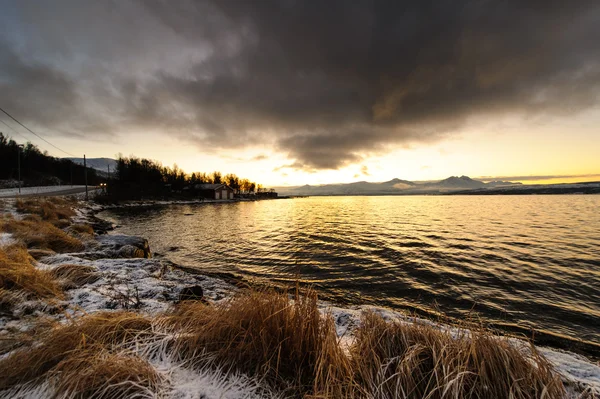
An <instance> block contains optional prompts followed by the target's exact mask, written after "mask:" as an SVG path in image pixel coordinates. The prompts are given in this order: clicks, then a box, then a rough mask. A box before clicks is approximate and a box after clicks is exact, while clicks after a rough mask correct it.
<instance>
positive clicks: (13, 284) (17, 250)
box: [0, 245, 63, 306]
mask: <svg viewBox="0 0 600 399" xmlns="http://www.w3.org/2000/svg"><path fill="white" fill-rule="evenodd" d="M0 289H1V290H2V295H1V297H2V300H1V301H2V304H3V306H9V305H14V304H15V303H16V301H17V300H18V296H16V295H15V294H8V292H9V291H22V292H24V293H25V294H26V295H27V297H29V298H37V299H44V298H58V299H61V298H62V297H63V292H62V290H61V289H60V287H59V286H58V284H57V283H56V281H54V279H53V278H52V276H51V275H50V274H48V272H46V271H43V270H39V269H36V268H35V267H34V266H33V263H32V258H31V257H30V256H29V254H28V253H27V250H25V248H23V247H21V246H18V245H12V246H9V247H5V248H0Z"/></svg>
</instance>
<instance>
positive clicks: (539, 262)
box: [100, 195, 600, 342]
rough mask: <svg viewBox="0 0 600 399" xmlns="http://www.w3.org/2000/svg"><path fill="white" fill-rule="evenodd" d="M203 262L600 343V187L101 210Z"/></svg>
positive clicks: (341, 295) (175, 257) (347, 296)
mask: <svg viewBox="0 0 600 399" xmlns="http://www.w3.org/2000/svg"><path fill="white" fill-rule="evenodd" d="M100 216H101V217H106V218H109V219H112V220H114V221H115V222H116V223H118V224H120V225H121V226H122V227H119V228H118V229H117V233H125V234H135V235H140V236H144V237H146V238H148V239H149V241H150V246H151V248H152V249H153V251H155V252H158V253H161V254H164V255H165V256H166V257H167V258H169V259H170V260H172V261H174V262H176V263H179V264H184V265H188V266H194V267H197V268H198V269H201V270H211V271H221V272H223V271H224V272H233V273H236V274H241V275H243V276H246V277H253V278H258V279H268V280H270V281H275V282H289V281H293V280H295V279H296V278H297V277H298V276H299V277H300V278H301V279H302V280H303V281H306V282H310V283H312V284H313V285H315V286H317V288H318V289H319V290H322V291H323V292H324V293H326V294H328V295H330V296H331V297H333V298H337V299H342V300H348V301H350V302H353V303H372V304H377V305H383V306H388V307H392V308H403V309H413V310H418V311H420V312H429V313H435V312H439V313H442V314H445V315H447V316H449V317H453V318H464V317H466V316H467V315H468V316H470V317H473V316H476V317H480V318H481V319H483V320H484V321H486V322H490V323H493V324H496V325H506V326H519V327H524V328H534V329H537V330H541V331H542V330H543V331H548V332H552V333H555V334H561V335H565V336H569V337H572V338H578V339H583V340H587V341H595V342H600V196H597V195H596V196H593V195H588V196H585V195H565V196H450V197H446V196H444V197H440V196H410V197H409V196H406V197H312V198H298V199H288V200H284V199H282V200H275V201H261V202H242V203H231V204H204V205H194V206H165V207H158V208H156V207H155V208H143V209H135V210H131V209H130V210H114V211H105V212H103V213H102V214H101V215H100Z"/></svg>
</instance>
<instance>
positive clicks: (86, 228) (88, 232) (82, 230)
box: [68, 223, 94, 236]
mask: <svg viewBox="0 0 600 399" xmlns="http://www.w3.org/2000/svg"><path fill="white" fill-rule="evenodd" d="M68 230H69V231H71V232H73V233H75V234H80V235H83V236H93V235H94V229H93V228H92V226H90V225H89V224H82V223H75V224H72V225H70V226H69V228H68Z"/></svg>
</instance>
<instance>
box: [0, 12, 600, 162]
mask: <svg viewBox="0 0 600 399" xmlns="http://www.w3.org/2000/svg"><path fill="white" fill-rule="evenodd" d="M15 4H16V5H15V6H13V8H14V10H13V12H12V13H11V14H10V18H11V21H13V25H15V24H14V21H19V22H20V24H16V25H18V26H20V27H21V28H20V29H21V30H20V31H19V29H18V28H12V29H13V31H12V33H13V34H12V36H11V35H10V33H11V31H8V33H9V35H5V36H7V37H12V41H9V42H8V43H9V45H10V46H9V47H8V48H7V49H6V50H7V51H6V52H5V51H4V50H3V51H2V53H0V65H2V69H1V70H0V89H2V91H3V92H9V93H11V99H9V100H7V101H6V103H8V105H6V106H7V107H8V106H9V105H10V106H14V107H15V109H18V110H19V112H22V114H21V113H20V115H24V116H23V118H26V119H27V121H32V122H35V123H38V124H45V125H48V126H51V127H55V128H56V129H57V130H61V131H69V132H76V131H77V130H78V129H79V130H80V131H82V133H85V134H88V133H89V134H96V133H99V132H100V133H115V132H119V131H126V130H128V129H138V130H139V129H160V130H163V131H165V132H168V134H175V135H177V136H179V137H180V138H182V139H183V140H187V141H190V142H193V143H196V144H197V145H198V146H199V147H201V148H232V147H244V146H251V145H267V146H270V147H273V148H276V149H278V150H280V151H283V152H285V153H286V154H288V156H289V158H290V159H292V160H293V162H292V163H290V164H289V165H287V166H290V167H293V168H299V169H305V170H317V169H335V168H339V167H341V166H343V165H346V164H351V163H357V162H360V161H361V159H363V158H364V157H365V156H368V155H370V154H376V153H381V152H384V151H386V150H388V149H389V148H391V147H392V146H398V145H408V144H409V143H414V142H425V141H429V142H431V141H435V140H439V139H440V138H442V137H445V136H447V135H450V134H454V133H456V132H457V131H459V129H460V127H461V126H463V125H464V123H465V122H466V121H467V120H468V119H469V117H471V116H479V115H494V114H503V113H507V112H508V113H510V112H518V113H520V114H523V115H529V114H535V113H553V114H565V113H572V112H573V111H577V110H580V109H584V108H587V107H590V106H594V105H597V103H598V100H599V99H598V94H597V93H598V89H599V88H600V84H599V83H600V52H599V50H598V49H597V44H596V39H597V37H599V36H600V25H599V24H597V21H598V20H599V18H600V6H599V5H598V2H596V1H589V2H588V1H578V2H564V1H543V2H542V1H485V0H481V1H461V0H453V1H449V0H448V1H389V2H386V1H366V0H365V1H360V0H358V1H352V2H348V1H334V0H332V1H316V0H315V1H293V0H279V1H269V0H261V1H246V0H240V1H234V0H225V1H216V0H214V1H210V0H207V1H201V2H193V1H178V2H162V1H140V2H127V3H125V2H113V3H101V5H98V4H90V3H84V2H72V3H67V2H61V3H59V4H58V5H57V4H56V3H52V4H45V3H42V4H40V3H35V7H33V6H32V4H29V5H27V4H26V3H25V5H23V4H24V3H22V2H19V3H15ZM57 10H58V11H57ZM59 11H60V12H62V13H63V14H60V12H59ZM57 13H58V14H57ZM57 15H63V16H64V17H63V18H64V20H61V21H60V23H54V24H53V23H52V22H49V21H55V22H56V18H58V17H57ZM7 18H8V17H7ZM52 18H54V19H52ZM0 22H2V21H1V17H0ZM9 22H10V21H9ZM37 22H39V23H40V25H38V24H37ZM24 24H25V25H24ZM23 26H25V27H27V26H31V32H34V33H31V32H29V30H28V29H26V28H23ZM7 29H8V28H7ZM16 31H18V34H15V33H14V32H16ZM27 50H29V51H27ZM7 54H8V55H7ZM28 57H30V58H31V59H28ZM24 74H30V75H31V76H32V77H33V78H29V77H23V75H24ZM36 79H37V80H36ZM32 82H39V84H34V83H32ZM3 97H4V96H3ZM15 98H18V100H16V99H15ZM34 98H35V99H37V100H36V101H39V103H38V104H39V106H29V107H28V106H25V105H24V104H30V101H31V100H32V99H34ZM4 101H5V100H4V99H3V102H4ZM6 103H5V104H6ZM48 104H52V105H53V107H52V108H51V109H52V110H53V111H52V113H49V112H48V111H47V109H48V108H46V109H44V106H45V105H48ZM15 112H17V111H15Z"/></svg>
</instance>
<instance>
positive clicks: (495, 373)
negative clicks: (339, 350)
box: [351, 313, 564, 399]
mask: <svg viewBox="0 0 600 399" xmlns="http://www.w3.org/2000/svg"><path fill="white" fill-rule="evenodd" d="M529 350H530V353H523V352H522V351H521V350H519V349H518V348H516V347H515V346H514V345H513V344H511V343H510V342H508V341H507V340H506V339H503V338H499V337H495V336H492V335H491V334H490V333H487V332H485V331H474V332H471V333H468V334H467V333H466V332H463V333H459V336H455V337H453V336H451V335H450V334H449V333H448V332H445V331H441V330H439V329H438V328H436V327H432V326H430V325H427V324H403V323H399V322H386V321H385V320H383V319H382V317H381V316H379V315H376V314H373V313H370V314H367V315H365V316H364V318H363V320H362V323H361V326H360V328H359V329H358V331H357V334H356V343H355V344H354V346H353V347H352V348H351V359H352V366H353V369H354V371H355V373H356V374H355V381H356V382H357V384H358V385H360V386H362V387H364V388H366V393H367V394H368V396H369V397H372V398H415V399H417V398H418V399H421V398H491V399H493V398H515V399H519V398H523V399H524V398H532V399H533V398H541V397H544V398H564V388H563V385H562V383H561V381H560V378H559V377H558V375H557V374H555V373H554V372H553V369H552V367H551V365H550V364H549V363H548V361H547V360H545V359H544V358H543V357H542V356H541V355H540V354H538V353H537V351H536V350H535V348H534V347H533V346H532V347H531V348H530V349H529Z"/></svg>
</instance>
